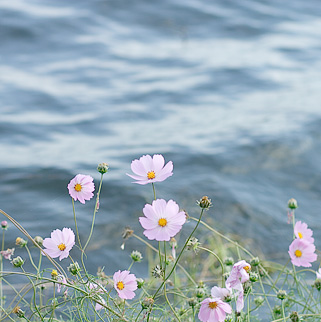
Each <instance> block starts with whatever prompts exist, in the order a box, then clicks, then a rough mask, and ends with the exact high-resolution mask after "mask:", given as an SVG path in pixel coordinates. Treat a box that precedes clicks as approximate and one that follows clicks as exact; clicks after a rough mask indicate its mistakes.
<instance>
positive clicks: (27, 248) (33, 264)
mask: <svg viewBox="0 0 321 322" xmlns="http://www.w3.org/2000/svg"><path fill="white" fill-rule="evenodd" d="M25 247H26V250H27V253H28V255H29V259H30V263H31V264H32V266H33V267H34V269H35V270H36V271H37V272H38V267H37V266H36V265H35V263H34V262H33V259H32V256H31V253H30V250H29V247H28V246H27V245H26V246H25Z"/></svg>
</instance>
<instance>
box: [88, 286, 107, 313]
mask: <svg viewBox="0 0 321 322" xmlns="http://www.w3.org/2000/svg"><path fill="white" fill-rule="evenodd" d="M89 289H90V290H93V293H94V295H95V296H96V297H97V299H98V300H99V302H101V303H103V304H106V301H105V300H104V299H103V298H102V297H101V296H100V295H99V294H103V293H104V291H105V289H104V288H103V287H102V286H101V285H97V284H94V283H89ZM102 308H104V307H103V306H102V305H101V304H99V303H97V302H96V304H95V310H96V311H99V310H101V309H102Z"/></svg>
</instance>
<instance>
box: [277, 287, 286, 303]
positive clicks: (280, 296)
mask: <svg viewBox="0 0 321 322" xmlns="http://www.w3.org/2000/svg"><path fill="white" fill-rule="evenodd" d="M276 297H277V298H278V299H280V300H282V301H283V300H284V299H285V298H286V297H287V293H286V291H284V290H279V291H278V292H277V293H276Z"/></svg>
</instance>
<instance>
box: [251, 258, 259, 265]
mask: <svg viewBox="0 0 321 322" xmlns="http://www.w3.org/2000/svg"><path fill="white" fill-rule="evenodd" d="M250 264H251V266H259V264H260V259H259V258H258V257H253V258H252V259H251V262H250Z"/></svg>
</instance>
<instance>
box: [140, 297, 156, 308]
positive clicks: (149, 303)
mask: <svg viewBox="0 0 321 322" xmlns="http://www.w3.org/2000/svg"><path fill="white" fill-rule="evenodd" d="M153 304H154V299H153V298H152V297H145V298H144V299H143V301H142V308H143V309H144V310H145V309H148V308H149V307H152V306H153Z"/></svg>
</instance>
